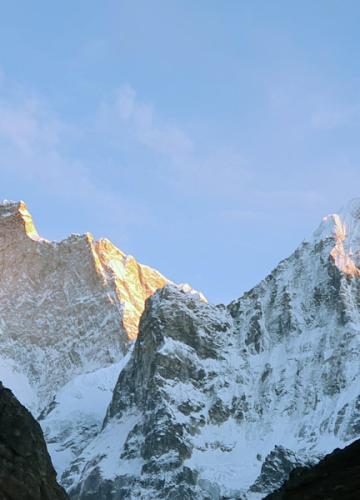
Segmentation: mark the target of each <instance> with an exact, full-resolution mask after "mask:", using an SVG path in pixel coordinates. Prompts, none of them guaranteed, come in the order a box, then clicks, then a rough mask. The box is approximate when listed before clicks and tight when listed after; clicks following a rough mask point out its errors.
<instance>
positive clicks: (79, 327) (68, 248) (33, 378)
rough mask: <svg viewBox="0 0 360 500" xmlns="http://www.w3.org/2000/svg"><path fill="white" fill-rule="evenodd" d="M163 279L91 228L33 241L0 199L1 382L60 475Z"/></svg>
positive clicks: (22, 218) (85, 435)
mask: <svg viewBox="0 0 360 500" xmlns="http://www.w3.org/2000/svg"><path fill="white" fill-rule="evenodd" d="M165 283H168V280H167V279H166V278H164V277H163V276H162V275H161V274H160V273H159V272H157V271H155V270H154V269H151V268H149V267H147V266H143V265H141V264H139V263H138V262H136V260H135V259H134V258H133V257H131V256H126V255H125V254H124V253H122V252H121V251H120V250H118V249H117V248H116V247H115V246H114V245H113V244H112V243H111V242H110V241H108V240H105V239H103V240H99V241H95V240H94V238H93V237H92V236H91V235H90V234H88V233H87V234H85V235H71V236H70V237H69V238H67V239H66V240H64V241H61V242H59V243H57V242H51V241H47V240H45V239H44V238H41V237H40V236H39V235H38V234H37V231H36V229H35V226H34V224H33V221H32V218H31V216H30V214H29V212H28V210H27V208H26V206H25V204H24V203H23V202H20V203H14V202H5V203H3V204H2V205H0V345H1V351H0V378H1V379H2V380H3V381H4V382H5V383H6V384H7V385H8V386H10V387H11V388H12V390H13V391H14V392H15V394H16V395H17V397H18V398H19V399H20V400H21V401H22V402H23V403H24V404H25V405H26V406H27V407H28V408H29V409H30V410H31V411H32V412H33V413H34V415H37V416H39V419H40V421H41V424H42V426H43V429H44V432H45V435H46V439H47V442H48V445H49V449H50V452H51V454H52V457H53V460H54V463H55V465H56V468H57V470H58V472H59V473H60V474H62V473H63V471H64V470H66V467H67V465H68V464H69V462H70V461H71V459H72V458H73V457H74V456H76V454H78V453H79V452H80V450H81V449H82V447H83V446H84V445H85V443H87V442H88V440H89V439H90V438H92V437H93V436H94V435H95V434H96V432H97V431H98V430H99V427H100V426H101V423H102V420H103V418H104V414H105V411H106V407H107V405H108V403H109V401H110V399H111V395H112V390H113V387H114V384H115V382H116V378H117V376H118V373H119V370H120V368H121V366H122V363H123V358H124V356H125V355H126V353H127V352H128V350H129V347H130V346H131V345H132V343H133V340H134V338H135V337H136V335H137V331H138V323H139V319H140V316H141V313H142V310H143V308H144V301H145V299H146V298H147V297H148V296H149V295H151V294H152V293H154V291H155V290H156V289H157V288H160V287H162V286H164V284H165Z"/></svg>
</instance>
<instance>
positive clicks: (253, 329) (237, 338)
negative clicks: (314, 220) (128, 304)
mask: <svg viewBox="0 0 360 500" xmlns="http://www.w3.org/2000/svg"><path fill="white" fill-rule="evenodd" d="M359 231H360V202H353V203H351V204H350V205H349V206H348V207H347V208H346V209H345V210H344V212H342V213H340V214H338V215H331V216H329V217H326V218H325V219H324V220H323V221H322V223H321V225H320V228H319V229H318V230H317V231H316V232H315V233H314V235H313V237H312V238H311V239H310V240H309V241H304V242H303V243H302V244H301V245H300V247H299V248H298V249H297V250H296V251H295V252H294V253H293V254H292V255H291V256H290V257H289V258H288V259H286V260H284V261H283V262H281V263H280V264H279V266H278V267H277V268H276V269H275V270H274V271H273V272H272V273H271V274H270V275H269V276H268V277H267V278H266V279H265V280H264V281H262V282H261V283H260V284H259V285H258V286H256V287H255V288H253V289H252V290H250V291H249V292H248V293H246V294H244V295H243V296H242V297H241V298H240V299H238V300H236V301H234V302H232V303H231V304H229V306H228V307H224V306H213V305H209V304H206V303H203V302H200V301H198V300H196V298H194V297H191V296H189V295H188V294H186V293H183V292H182V291H179V290H178V289H176V288H174V287H172V286H166V287H165V288H163V289H161V290H160V291H158V292H157V293H156V294H155V295H154V296H153V297H151V298H149V299H148V301H147V303H146V309H145V313H144V315H143V316H142V319H141V323H140V333H139V336H138V338H137V341H136V344H135V348H134V351H133V352H132V353H131V355H129V360H128V362H127V364H126V365H125V366H124V368H123V370H122V372H121V374H120V377H119V379H118V382H117V384H116V387H115V390H114V394H113V398H112V401H111V404H110V406H109V408H108V411H107V415H106V418H105V421H104V425H103V429H102V431H101V433H100V434H99V435H98V436H97V437H96V438H95V439H94V440H93V441H92V442H91V443H90V444H89V445H88V446H87V448H86V449H84V451H83V453H82V454H81V455H80V456H79V457H78V458H77V460H76V462H75V463H74V465H73V470H72V476H70V479H71V480H72V481H73V485H74V486H73V487H70V495H71V496H72V497H73V498H80V499H87V500H88V499H95V498H96V499H99V500H101V499H115V498H124V499H125V498H126V499H127V498H129V499H130V498H151V499H156V498H159V499H160V498H166V499H180V498H189V499H190V498H191V499H207V498H211V499H221V498H245V497H248V498H262V497H263V496H264V495H265V494H266V493H267V492H268V491H271V490H273V489H274V488H275V487H276V486H277V485H279V484H280V483H281V482H282V480H283V479H284V477H286V475H287V474H288V472H289V470H290V469H291V468H292V467H293V466H294V465H305V464H311V463H312V462H315V461H317V460H318V459H319V457H320V456H321V455H323V454H325V453H327V452H329V451H331V450H333V449H334V448H335V447H337V446H343V445H345V444H346V443H348V442H350V441H352V440H353V439H354V438H356V437H357V436H358V435H359V434H360V365H359V354H360V321H359V320H360V318H359V305H360V287H359V257H360V245H359V243H360V242H359V234H360V233H359Z"/></svg>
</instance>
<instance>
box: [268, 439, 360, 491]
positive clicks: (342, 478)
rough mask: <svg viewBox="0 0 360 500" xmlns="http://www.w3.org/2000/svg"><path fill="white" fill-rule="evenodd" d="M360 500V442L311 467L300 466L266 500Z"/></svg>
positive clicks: (332, 454) (337, 451) (335, 452)
mask: <svg viewBox="0 0 360 500" xmlns="http://www.w3.org/2000/svg"><path fill="white" fill-rule="evenodd" d="M359 498H360V440H357V441H355V442H354V443H352V444H351V445H349V446H347V447H346V448H344V449H342V450H339V449H336V450H335V451H333V453H330V454H329V455H327V456H326V457H325V458H324V459H323V460H321V461H320V462H319V463H318V464H317V465H315V466H313V467H311V468H303V467H297V468H296V469H294V470H293V471H292V472H291V473H290V477H289V479H288V480H287V481H286V482H285V483H284V484H283V486H282V487H281V488H280V489H279V490H277V491H276V492H274V493H272V494H270V495H268V496H267V497H266V499H267V500H320V499H327V500H337V499H341V500H350V499H354V500H355V499H359Z"/></svg>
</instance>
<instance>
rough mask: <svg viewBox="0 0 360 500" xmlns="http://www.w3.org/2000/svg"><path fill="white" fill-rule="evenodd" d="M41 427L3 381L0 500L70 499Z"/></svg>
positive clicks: (0, 411)
mask: <svg viewBox="0 0 360 500" xmlns="http://www.w3.org/2000/svg"><path fill="white" fill-rule="evenodd" d="M67 498H68V496H67V494H66V493H65V491H64V490H63V489H62V488H61V487H60V486H59V485H58V484H57V482H56V473H55V470H54V468H53V466H52V464H51V460H50V456H49V454H48V452H47V449H46V444H45V441H44V437H43V434H42V431H41V428H40V425H39V424H38V423H37V422H36V420H35V419H34V418H33V417H32V415H31V413H29V412H28V411H27V410H26V409H25V408H24V407H23V406H22V405H21V404H20V403H19V402H18V400H17V399H16V398H15V397H14V396H13V394H12V392H11V391H9V390H8V389H5V388H4V387H3V385H2V383H1V382H0V499H1V500H66V499H67Z"/></svg>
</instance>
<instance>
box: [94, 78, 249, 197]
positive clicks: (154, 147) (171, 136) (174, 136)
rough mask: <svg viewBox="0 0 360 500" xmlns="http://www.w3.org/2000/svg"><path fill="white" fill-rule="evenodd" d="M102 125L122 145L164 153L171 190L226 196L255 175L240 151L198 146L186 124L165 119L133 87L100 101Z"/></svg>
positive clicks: (163, 157)
mask: <svg viewBox="0 0 360 500" xmlns="http://www.w3.org/2000/svg"><path fill="white" fill-rule="evenodd" d="M98 125H99V126H100V128H101V129H102V131H103V133H107V134H108V135H109V136H111V137H112V138H113V140H114V142H116V143H117V145H118V146H119V147H120V148H121V147H129V144H133V146H132V147H133V148H134V149H136V148H138V147H139V146H141V147H144V148H147V149H148V150H149V151H151V152H152V153H153V154H157V155H159V156H160V157H161V158H162V162H161V165H162V168H161V172H159V173H160V174H161V175H162V176H163V178H164V174H165V177H166V179H167V182H168V184H169V185H170V186H171V187H172V188H174V187H177V188H178V189H180V190H186V191H187V192H194V191H196V192H197V194H198V195H219V196H224V195H228V194H229V193H234V191H237V192H238V190H239V189H242V188H243V187H245V184H246V183H247V182H248V181H249V180H250V179H251V178H252V177H253V175H252V173H251V171H250V170H249V169H248V168H247V166H246V161H245V159H244V158H243V156H242V155H241V154H240V152H239V151H233V150H231V149H230V148H224V147H221V146H219V145H217V144H211V145H210V147H209V146H207V147H206V148H199V147H197V145H196V141H195V140H194V139H193V138H192V137H191V135H190V134H189V133H188V132H187V131H186V130H184V128H182V127H180V126H178V125H175V124H174V123H169V122H168V121H166V120H165V119H164V118H163V117H162V116H161V114H160V113H159V112H157V110H156V109H155V108H154V107H153V106H152V105H151V104H149V103H145V102H143V101H142V100H141V99H140V98H139V97H138V96H137V94H136V92H135V90H134V89H133V88H132V87H131V86H130V85H124V86H122V87H120V88H119V89H118V90H117V91H116V92H115V94H114V96H113V98H112V99H109V100H107V101H106V102H103V103H102V104H101V106H100V107H99V112H98ZM105 131H106V132H105ZM124 143H126V144H124Z"/></svg>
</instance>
